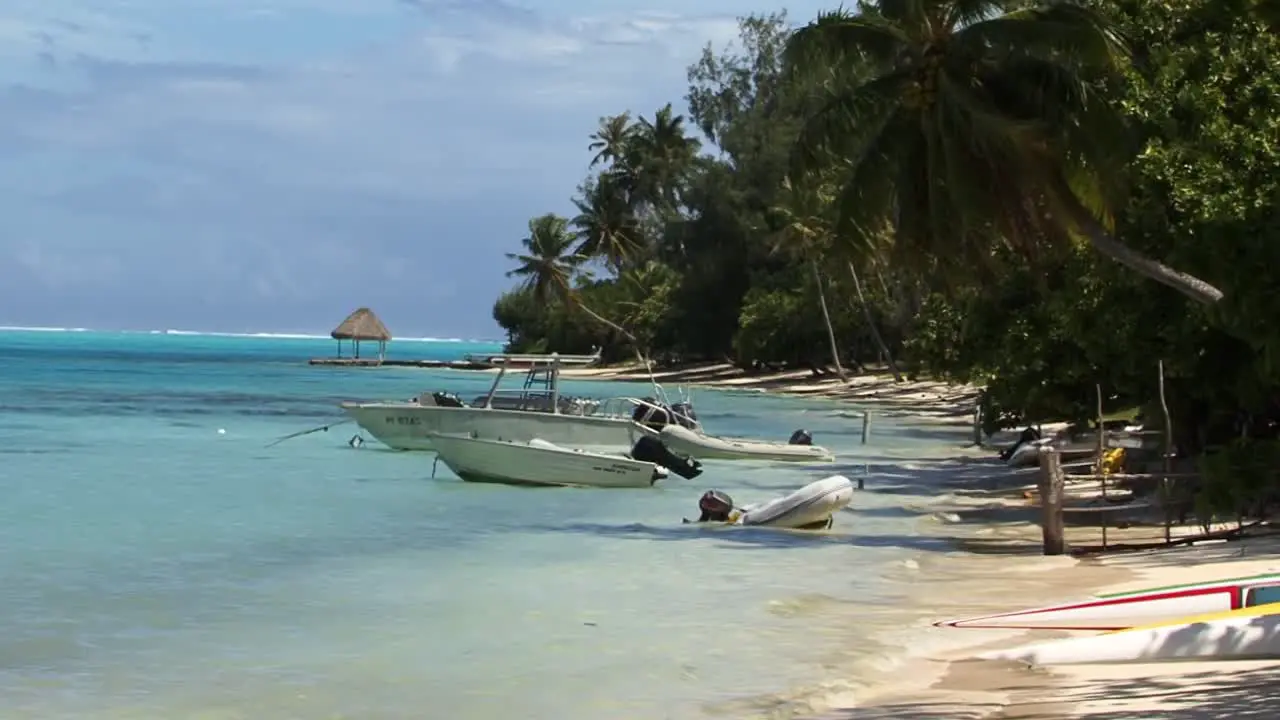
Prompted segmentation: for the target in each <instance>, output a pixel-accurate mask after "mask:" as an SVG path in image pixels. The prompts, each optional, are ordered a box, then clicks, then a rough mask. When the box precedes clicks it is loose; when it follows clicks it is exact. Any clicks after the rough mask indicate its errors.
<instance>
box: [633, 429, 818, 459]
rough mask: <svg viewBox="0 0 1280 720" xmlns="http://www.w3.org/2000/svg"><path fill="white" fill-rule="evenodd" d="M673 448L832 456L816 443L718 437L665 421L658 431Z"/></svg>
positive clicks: (756, 455)
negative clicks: (793, 443)
mask: <svg viewBox="0 0 1280 720" xmlns="http://www.w3.org/2000/svg"><path fill="white" fill-rule="evenodd" d="M658 436H659V438H660V439H661V440H662V442H663V444H664V445H666V446H667V447H668V448H670V449H671V450H672V451H673V452H677V453H680V454H682V455H688V456H690V457H693V458H697V459H698V460H772V461H777V462H831V461H833V460H835V456H834V455H832V454H831V451H830V450H827V449H826V448H824V447H820V446H818V445H791V444H788V443H778V442H764V441H759V440H746V439H739V438H720V437H715V436H712V435H706V434H704V433H700V432H695V431H693V430H690V429H689V428H686V427H682V426H680V425H668V426H666V427H664V428H662V431H661V432H659V433H658Z"/></svg>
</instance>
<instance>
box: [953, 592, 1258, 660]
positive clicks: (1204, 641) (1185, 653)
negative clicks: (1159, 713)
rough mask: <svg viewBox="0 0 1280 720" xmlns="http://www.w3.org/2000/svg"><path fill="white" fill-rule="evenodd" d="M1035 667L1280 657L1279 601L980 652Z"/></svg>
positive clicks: (988, 656) (983, 658)
mask: <svg viewBox="0 0 1280 720" xmlns="http://www.w3.org/2000/svg"><path fill="white" fill-rule="evenodd" d="M978 658H979V659H982V660H1013V661H1017V662H1025V663H1029V664H1031V665H1095V664H1113V663H1156V662H1178V661H1182V662H1186V661H1211V660H1272V659H1276V658H1280V605H1276V604H1270V605H1257V606H1254V607H1246V608H1240V609H1238V610H1228V611H1227V612H1220V613H1209V614H1206V615H1195V616H1191V617H1184V618H1178V619H1175V620H1171V621H1166V622H1161V623H1155V624H1152V625H1143V626H1139V627H1135V628H1130V629H1128V630H1119V631H1115V632H1108V633H1102V634H1100V635H1089V636H1085V637H1074V638H1068V639H1066V640H1055V641H1051V642H1045V643H1037V644H1035V645H1025V646H1022V647H1018V648H1014V649H1012V650H997V651H993V652H987V653H983V654H981V655H979V656H978Z"/></svg>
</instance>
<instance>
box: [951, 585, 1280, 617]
mask: <svg viewBox="0 0 1280 720" xmlns="http://www.w3.org/2000/svg"><path fill="white" fill-rule="evenodd" d="M1277 602H1280V573H1269V574H1264V575H1252V576H1248V577H1238V578H1229V579H1225V580H1219V581H1214V582H1207V583H1196V584H1188V585H1170V586H1167V587H1159V588H1148V589H1145V590H1139V591H1134V592H1128V593H1113V594H1110V595H1101V596H1098V597H1095V598H1091V599H1089V600H1083V601H1080V602H1074V603H1063V604H1059V605H1049V606H1045V607H1039V608H1031V609H1028V610H1019V611H1015V612H1009V613H1000V614H996V615H986V616H983V617H972V618H963V619H960V620H944V621H941V622H937V623H934V625H935V626H937V627H956V628H1007V629H1020V630H1100V631H1110V630H1123V629H1127V628H1132V627H1135V626H1139V625H1145V624H1147V623H1152V622H1160V621H1164V620H1169V619H1175V618H1180V617H1187V616H1190V615H1199V614H1203V613H1212V612H1222V611H1227V610H1235V609H1239V608H1243V607H1253V606H1261V605H1268V604H1272V603H1277Z"/></svg>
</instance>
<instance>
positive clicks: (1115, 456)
mask: <svg viewBox="0 0 1280 720" xmlns="http://www.w3.org/2000/svg"><path fill="white" fill-rule="evenodd" d="M1099 466H1100V468H1101V470H1102V474H1103V475H1113V474H1116V473H1119V472H1120V471H1122V470H1124V448H1112V449H1110V450H1108V451H1106V452H1105V453H1103V454H1102V462H1101V463H1099Z"/></svg>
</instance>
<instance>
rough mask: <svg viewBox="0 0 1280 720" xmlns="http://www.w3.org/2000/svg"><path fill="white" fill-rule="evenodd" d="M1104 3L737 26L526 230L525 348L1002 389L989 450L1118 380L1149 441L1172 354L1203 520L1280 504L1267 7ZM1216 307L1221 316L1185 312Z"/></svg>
mask: <svg viewBox="0 0 1280 720" xmlns="http://www.w3.org/2000/svg"><path fill="white" fill-rule="evenodd" d="M1086 4H1087V5H1088V7H1089V11H1085V10H1083V9H1082V8H1081V7H1080V6H1078V5H1076V4H1073V3H1070V2H1066V3H1056V4H1055V5H1054V6H1053V7H1050V8H1040V9H1026V7H1025V4H1021V3H1019V4H1016V5H1017V6H1018V7H1021V8H1023V9H1021V10H1018V11H1017V12H1015V13H1013V14H1011V15H1005V16H998V14H993V15H991V16H989V17H988V18H987V19H986V20H982V19H980V18H978V17H976V16H975V15H974V13H978V12H979V11H986V10H991V11H993V13H994V12H995V11H1003V10H1005V9H1007V8H1009V7H1013V6H1014V5H1015V4H1010V3H998V2H994V1H992V2H987V1H985V0H980V1H978V2H958V1H957V0H940V1H939V2H936V3H924V4H919V3H916V4H910V3H908V4H905V5H904V4H901V3H896V4H894V3H885V2H882V3H871V4H868V5H866V6H861V5H860V8H861V11H860V14H851V13H845V12H842V13H835V14H828V15H825V16H823V18H822V19H821V20H820V21H819V22H817V23H814V24H811V25H810V26H808V27H807V29H806V30H805V31H804V32H803V33H801V34H800V35H796V34H794V33H793V32H792V30H791V29H790V27H789V26H788V23H787V21H786V19H785V16H784V15H782V14H778V15H769V16H754V17H749V18H745V19H743V20H742V22H741V25H740V38H739V41H738V42H737V43H735V44H734V45H732V46H730V47H728V48H713V47H710V46H708V47H707V48H706V49H705V50H704V52H703V54H702V56H701V58H699V60H698V61H697V62H696V63H695V64H694V65H693V66H692V67H690V68H689V75H688V78H689V90H688V94H687V97H686V99H687V101H688V107H689V116H688V118H687V119H686V118H684V117H682V116H680V115H679V114H678V113H676V112H675V111H674V110H673V109H672V107H671V106H670V105H664V106H663V107H662V108H659V109H657V110H656V111H655V112H653V113H652V114H651V115H648V116H646V115H635V114H634V113H632V112H622V113H619V114H618V115H615V116H612V117H607V118H604V119H602V121H601V125H600V128H599V130H598V132H597V133H595V135H593V136H592V138H590V139H589V140H588V141H587V143H585V144H587V145H588V149H589V151H590V152H591V155H592V158H593V160H592V162H591V165H590V168H589V170H590V173H591V175H590V177H588V179H587V180H586V181H585V182H584V183H583V185H582V187H581V188H580V189H579V194H578V197H577V198H576V199H575V203H576V204H577V208H578V215H577V216H576V217H575V218H573V219H572V220H566V219H563V218H555V216H546V217H543V218H537V219H535V220H534V221H533V222H532V223H531V224H530V229H529V236H528V238H527V239H526V242H525V249H524V252H522V253H519V254H517V255H515V256H514V258H513V259H514V260H515V263H516V268H515V269H514V270H513V274H515V275H517V276H519V278H520V279H521V280H523V281H524V284H523V286H522V287H523V289H520V290H516V291H512V292H509V293H507V294H505V295H503V296H502V297H500V298H499V299H498V301H497V302H496V303H495V306H494V318H495V319H496V320H497V321H498V323H499V324H500V325H501V326H502V327H503V328H504V329H505V330H506V331H507V332H508V336H509V342H510V344H511V347H512V348H513V349H519V350H531V351H549V350H559V351H562V352H588V351H590V350H591V349H592V348H593V347H596V346H601V347H603V348H604V351H605V353H606V356H607V357H611V358H625V357H627V356H628V355H629V354H630V353H631V351H632V350H639V351H641V352H643V353H645V354H646V355H649V356H651V357H655V358H659V359H662V360H668V361H679V360H699V359H710V360H720V359H722V358H726V357H728V358H730V359H732V360H733V361H735V362H737V363H739V364H741V365H744V366H749V365H753V364H757V363H763V364H779V363H782V364H790V365H793V366H795V365H801V366H803V365H807V364H813V365H816V366H819V367H821V366H825V365H827V364H828V363H833V361H835V359H836V358H833V357H832V354H833V352H834V354H835V355H836V356H837V357H838V358H839V359H840V360H841V361H843V362H846V363H848V364H850V365H852V366H855V367H856V366H858V365H860V364H867V363H871V362H875V361H879V360H881V359H882V358H886V357H888V358H898V359H900V360H902V361H903V362H904V363H905V366H907V367H908V368H909V369H910V371H911V373H912V374H924V375H930V376H935V377H941V378H948V379H952V380H956V381H962V382H973V383H978V384H981V385H984V386H985V387H986V390H987V392H986V394H985V397H984V404H985V406H986V410H987V412H986V414H985V417H986V420H987V423H988V431H990V430H994V429H995V428H997V427H1010V426H1013V425H1015V424H1018V423H1031V422H1041V421H1051V420H1072V421H1077V422H1088V421H1090V420H1092V419H1093V417H1094V415H1095V413H1096V411H1097V407H1096V403H1097V398H1096V392H1097V391H1096V388H1097V387H1099V386H1101V388H1102V390H1103V392H1104V397H1103V412H1104V413H1112V412H1115V411H1118V410H1121V409H1124V408H1132V407H1144V408H1147V412H1148V417H1147V421H1148V422H1149V423H1151V422H1153V421H1154V420H1155V419H1156V418H1154V417H1152V410H1153V409H1155V412H1154V414H1155V415H1161V413H1160V412H1159V410H1158V408H1159V405H1158V397H1157V388H1158V387H1159V384H1160V376H1159V374H1158V371H1157V367H1158V363H1160V362H1161V361H1162V363H1163V370H1164V380H1165V383H1164V384H1165V391H1166V396H1167V402H1168V405H1169V410H1170V414H1171V416H1172V428H1171V429H1172V433H1173V435H1174V440H1175V445H1176V446H1177V448H1178V450H1179V452H1180V453H1181V454H1183V455H1185V456H1189V457H1199V458H1200V462H1201V465H1202V467H1203V469H1204V473H1205V476H1206V480H1205V482H1204V484H1203V487H1201V488H1200V491H1199V493H1198V495H1197V500H1196V502H1197V503H1198V504H1199V505H1200V506H1201V510H1202V511H1203V512H1205V513H1208V514H1209V515H1216V516H1225V515H1229V514H1231V513H1236V512H1240V511H1248V512H1259V511H1260V510H1259V509H1260V508H1261V507H1262V506H1263V505H1264V504H1265V503H1267V502H1269V501H1270V500H1271V495H1270V494H1271V493H1272V492H1273V491H1274V489H1275V488H1277V486H1278V485H1280V478H1278V477H1276V468H1278V467H1280V457H1277V456H1276V454H1275V453H1276V451H1275V447H1276V445H1275V441H1276V438H1277V436H1278V435H1280V323H1277V322H1276V318H1278V317H1280V62H1277V60H1276V59H1277V58H1280V35H1277V34H1276V33H1274V32H1272V31H1269V27H1270V26H1267V25H1265V24H1264V21H1266V20H1267V18H1268V17H1269V16H1268V15H1267V14H1266V13H1267V12H1269V10H1268V7H1269V5H1274V4H1275V3H1270V2H1269V0H1267V1H1266V2H1257V0H1192V1H1190V2H1179V3H1168V2H1162V1H1160V0H1086ZM1263 5H1267V6H1268V7H1260V6H1263ZM942 10H947V11H948V12H949V13H950V14H949V15H947V17H945V18H941V17H939V18H934V19H936V20H938V21H939V22H937V23H933V24H929V23H922V22H917V21H919V20H920V19H921V18H920V17H917V15H919V13H934V14H937V13H939V12H941V11H942ZM904 13H905V14H904ZM913 13H914V15H913ZM944 21H945V22H944ZM931 22H932V21H931ZM924 27H933V28H950V34H949V37H948V38H947V42H946V43H943V44H942V45H938V44H937V43H936V42H935V41H936V39H937V38H936V37H935V36H933V35H927V36H926V35H921V34H919V33H918V32H917V30H918V29H919V28H924ZM895 28H896V29H895ZM886 29H888V31H887V34H886ZM899 31H900V32H899ZM895 33H896V34H895ZM890 36H893V37H890ZM1117 37H1124V38H1126V40H1127V48H1128V50H1129V53H1128V57H1129V58H1130V59H1131V62H1127V61H1125V59H1126V54H1125V53H1123V52H1120V49H1121V48H1120V47H1119V45H1117V44H1116V43H1115V42H1114V41H1115V39H1116V38H1117ZM797 38H798V39H797ZM806 38H807V39H806ZM975 38H976V39H975ZM882 41H883V42H882ZM890 41H891V42H890ZM895 48H896V50H897V51H894V49H895ZM1086 61H1087V62H1086ZM833 99H835V100H837V101H843V104H840V103H839V102H837V104H836V105H834V106H832V105H830V102H831V101H832V100H833ZM824 109H825V110H824ZM939 109H941V110H945V112H938V110H939ZM826 110H831V112H827V111H826ZM1104 111H1105V112H1104ZM881 120H883V121H884V122H883V123H881V122H880V121H881ZM1104 125H1106V126H1107V127H1109V128H1110V129H1107V128H1106V127H1104ZM691 128H697V130H700V131H701V135H702V137H701V138H695V137H693V136H692V134H693V132H694V131H693V130H691ZM700 147H701V148H703V149H706V150H711V151H713V152H712V153H703V154H698V152H699V148H700ZM793 161H799V162H793ZM1151 258H1159V259H1160V260H1161V262H1163V263H1168V265H1169V266H1172V267H1177V268H1179V270H1178V271H1174V270H1171V269H1169V267H1166V266H1164V265H1162V264H1161V263H1160V262H1155V261H1153V260H1150V259H1151ZM1117 260H1119V262H1117ZM815 264H816V266H817V273H816V275H817V277H818V279H817V280H815V273H814V272H813V269H814V266H815ZM595 267H603V270H604V271H605V272H604V273H603V274H601V275H600V276H598V277H592V278H588V277H586V276H585V274H584V273H585V272H586V270H587V269H588V268H595ZM854 274H856V276H857V277H858V281H857V282H856V283H855V281H854ZM1152 277H1154V278H1156V279H1158V280H1159V282H1152V281H1151V279H1149V278H1152ZM1198 278H1203V281H1200V280H1198ZM1197 283H1200V284H1199V285H1197ZM1205 288H1208V289H1209V290H1214V291H1215V292H1216V290H1215V289H1220V290H1221V291H1222V296H1223V297H1222V299H1221V300H1220V301H1218V302H1216V303H1211V304H1202V303H1199V302H1191V301H1188V300H1187V298H1186V296H1187V295H1191V296H1194V297H1195V298H1197V299H1203V298H1205V297H1207V296H1209V295H1213V293H1210V292H1208V291H1207V290H1206V289H1205ZM1189 289H1190V291H1189ZM1180 293H1181V294H1180ZM823 301H825V304H826V306H827V307H828V309H829V310H830V316H831V317H830V323H827V322H825V321H824V318H823V314H822V311H821V307H822V305H823ZM1268 463H1269V464H1268ZM1268 468H1269V469H1268Z"/></svg>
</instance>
